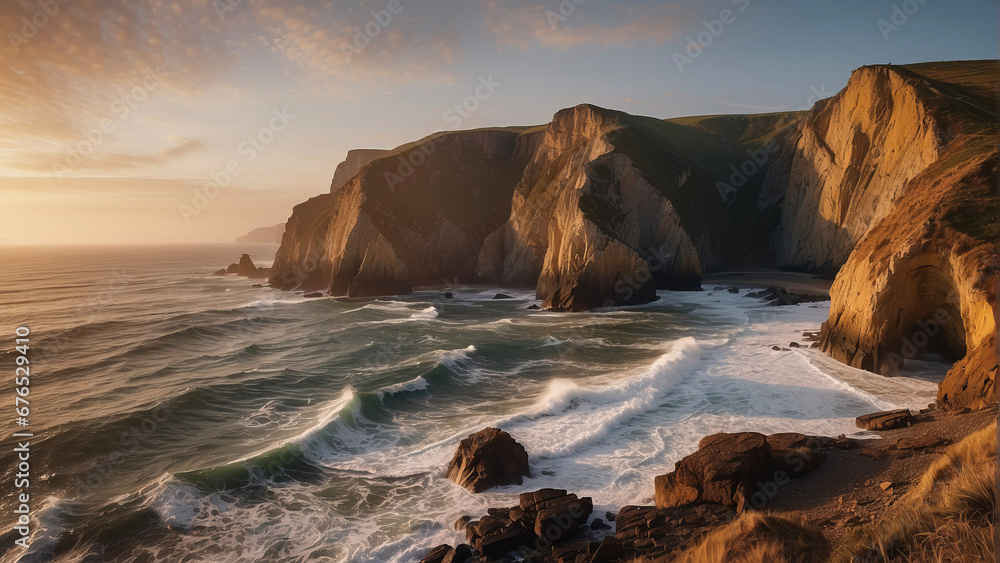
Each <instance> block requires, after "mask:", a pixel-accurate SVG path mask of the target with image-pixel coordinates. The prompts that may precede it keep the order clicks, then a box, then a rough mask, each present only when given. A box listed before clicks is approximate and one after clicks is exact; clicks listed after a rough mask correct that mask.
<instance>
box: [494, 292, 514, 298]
mask: <svg viewBox="0 0 1000 563" xmlns="http://www.w3.org/2000/svg"><path fill="white" fill-rule="evenodd" d="M493 299H513V297H511V296H510V295H507V294H506V293H498V294H496V295H494V296H493Z"/></svg>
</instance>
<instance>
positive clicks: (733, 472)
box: [655, 432, 771, 508]
mask: <svg viewBox="0 0 1000 563" xmlns="http://www.w3.org/2000/svg"><path fill="white" fill-rule="evenodd" d="M770 463H771V446H770V445H769V444H768V442H767V438H766V437H765V436H764V435H763V434H758V433H756V432H742V433H738V434H725V433H720V434H714V435H711V436H706V437H705V438H703V439H702V441H701V443H700V444H699V449H698V451H697V452H695V453H693V454H691V455H689V456H687V457H685V458H684V459H682V460H680V461H678V462H677V464H676V466H675V470H674V471H673V472H672V473H668V474H666V475H660V476H658V477H657V478H656V481H655V488H656V507H657V508H674V507H682V506H687V505H691V504H696V503H702V502H711V503H716V504H721V505H723V506H727V507H735V506H736V500H735V497H736V494H737V492H740V493H742V495H743V497H745V498H749V497H750V496H751V495H752V494H753V492H754V491H755V490H756V487H757V482H758V481H760V482H763V481H767V480H768V477H767V474H768V469H769V466H770Z"/></svg>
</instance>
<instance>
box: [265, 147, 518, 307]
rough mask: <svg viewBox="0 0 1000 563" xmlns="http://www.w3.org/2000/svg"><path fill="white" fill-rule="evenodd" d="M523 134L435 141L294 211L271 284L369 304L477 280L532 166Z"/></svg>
mask: <svg viewBox="0 0 1000 563" xmlns="http://www.w3.org/2000/svg"><path fill="white" fill-rule="evenodd" d="M523 131H524V129H523V128H522V129H506V130H505V129H489V130H478V131H465V132H458V133H441V134H437V135H433V136H431V137H428V138H427V139H424V140H422V141H420V142H417V143H411V144H409V145H404V146H403V147H400V148H399V149H396V150H394V151H391V152H390V153H389V155H388V156H383V157H382V158H379V159H376V160H374V161H372V162H371V163H369V164H368V165H366V166H364V167H362V169H361V171H360V172H359V173H358V174H357V175H356V176H354V177H353V178H352V179H351V180H350V181H348V182H347V184H346V185H345V186H344V187H343V188H341V189H339V190H337V191H336V192H334V193H331V194H325V195H322V196H319V197H316V198H313V199H311V200H309V201H307V202H306V203H303V204H301V205H299V206H297V207H296V208H295V209H294V211H293V213H292V217H291V218H290V219H289V221H288V224H287V225H286V230H285V236H284V238H283V240H282V245H281V248H280V249H279V250H278V254H277V256H276V257H275V262H274V266H273V268H272V271H273V276H272V279H271V284H272V285H273V286H275V287H281V288H298V289H305V290H319V291H330V292H331V293H332V294H333V295H347V296H373V295H386V294H399V293H406V292H408V291H409V290H410V287H411V286H412V285H419V284H431V283H443V282H445V281H446V280H456V279H458V280H463V279H464V280H468V279H471V278H472V276H473V274H474V272H475V264H476V258H477V256H478V253H479V249H480V247H481V246H482V242H483V239H484V238H485V237H486V235H487V234H488V233H490V232H491V231H493V230H495V229H496V228H497V227H499V226H500V225H501V224H502V223H503V222H504V220H506V218H507V215H508V212H509V209H510V207H509V205H510V198H511V194H512V192H513V189H514V186H515V185H516V183H517V181H518V179H519V178H520V176H521V173H522V171H523V169H524V166H525V164H526V162H527V159H526V158H525V157H524V156H523V155H524V154H525V153H526V149H525V147H526V146H530V145H531V143H532V142H533V141H532V135H531V134H526V135H522V132H523Z"/></svg>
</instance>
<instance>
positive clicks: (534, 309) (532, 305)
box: [527, 304, 541, 311]
mask: <svg viewBox="0 0 1000 563" xmlns="http://www.w3.org/2000/svg"><path fill="white" fill-rule="evenodd" d="M527 309H528V310H529V311H538V310H540V309H541V307H539V306H538V305H535V304H531V305H528V307H527Z"/></svg>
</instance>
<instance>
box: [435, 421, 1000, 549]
mask: <svg viewBox="0 0 1000 563" xmlns="http://www.w3.org/2000/svg"><path fill="white" fill-rule="evenodd" d="M996 416H997V408H996V407H991V408H987V409H984V410H981V411H978V412H970V411H969V410H968V409H953V410H945V409H941V408H939V407H938V406H937V405H936V404H934V405H929V406H928V408H927V409H923V410H921V411H920V412H919V413H912V412H909V411H888V412H881V413H872V414H869V415H864V416H861V417H858V419H857V420H856V425H857V427H858V428H859V429H861V430H865V431H867V432H869V433H871V434H874V435H875V436H874V437H872V438H868V437H864V438H848V437H846V436H839V437H837V438H832V437H822V436H807V435H804V434H796V433H780V434H773V435H770V436H765V435H762V434H758V433H754V432H739V433H732V434H725V433H722V434H714V435H710V436H706V437H705V438H703V439H702V440H701V442H700V443H699V445H698V450H697V451H695V452H694V453H692V454H690V455H688V456H686V457H684V458H683V459H681V460H680V461H678V462H677V463H676V465H675V468H674V470H673V471H671V472H669V473H666V474H664V475H661V476H659V477H657V478H656V480H655V483H654V484H653V493H654V496H655V505H652V506H623V507H621V508H620V509H619V510H617V512H615V511H604V512H603V513H601V514H594V504H593V500H592V499H590V498H588V497H582V498H581V497H578V496H577V495H576V494H573V493H570V492H567V491H565V490H559V489H541V490H537V491H531V492H526V493H522V494H521V495H520V498H519V503H518V505H517V506H513V507H497V508H491V509H489V510H488V513H487V514H486V515H483V516H482V517H480V518H478V519H474V518H472V517H470V516H463V517H462V518H460V519H459V520H458V521H457V522H456V523H455V529H456V530H457V531H459V532H464V534H465V542H464V543H459V544H457V545H454V546H452V545H440V546H437V547H435V548H434V549H432V550H431V551H430V552H428V553H427V554H426V555H425V556H424V558H423V559H422V560H421V563H443V562H448V563H459V562H468V561H475V562H477V563H478V562H489V561H519V560H524V561H537V562H554V563H584V562H589V563H611V562H615V561H633V560H642V561H673V560H683V557H681V558H680V559H678V557H680V556H681V555H682V553H683V552H685V550H690V549H691V548H693V547H694V546H696V545H697V544H698V543H699V541H700V540H701V539H702V538H704V537H706V535H708V534H709V533H711V532H713V531H715V530H719V529H721V528H722V527H724V526H726V525H728V524H730V523H732V522H734V521H736V520H738V519H740V518H743V519H747V518H753V516H752V515H754V514H759V515H764V514H767V515H769V516H768V517H770V516H776V517H779V518H785V517H787V518H786V519H783V520H780V522H781V526H782V529H781V530H771V532H773V536H774V537H773V538H770V539H772V540H775V541H778V540H781V538H782V537H785V536H787V535H788V534H791V536H792V537H794V538H795V540H794V541H792V542H786V543H788V545H787V546H785V547H786V549H788V550H792V551H794V552H795V553H796V554H797V560H800V561H817V562H818V561H827V560H828V558H829V557H830V554H831V553H832V552H834V551H836V550H837V547H838V545H839V544H841V543H842V542H843V541H844V539H845V537H847V536H848V535H849V534H851V533H852V531H854V530H856V529H860V528H863V527H865V526H869V525H871V524H872V523H873V522H874V521H876V520H877V519H878V518H879V517H880V515H883V514H886V513H888V512H889V511H890V510H891V509H892V507H893V505H894V504H895V503H896V502H897V500H899V499H900V498H901V496H902V495H903V494H904V493H905V492H907V491H908V490H909V489H910V488H911V487H913V486H914V485H915V484H916V481H917V480H919V477H920V475H921V474H922V472H923V471H924V470H925V469H926V468H927V467H928V466H929V465H930V464H931V462H932V461H933V460H934V459H936V458H937V457H938V456H939V454H941V453H942V451H943V449H944V448H945V447H946V446H948V445H950V444H952V443H955V442H958V441H960V440H961V439H962V438H964V437H965V436H966V435H968V434H971V433H973V432H974V431H976V430H979V429H981V428H984V427H986V426H988V425H989V424H990V423H991V422H993V421H994V420H995V419H996ZM484 435H485V436H490V437H491V438H495V437H497V436H503V439H502V440H501V441H499V442H497V441H496V440H494V441H493V442H492V443H491V442H490V441H488V440H483V439H481V437H482V436H484ZM477 437H479V438H477ZM472 442H475V443H477V444H478V445H479V446H480V447H478V448H470V447H469V446H470V445H471V444H472ZM517 447H519V445H516V442H515V441H514V439H513V438H512V437H510V436H509V435H507V434H506V433H505V432H503V431H500V430H498V429H486V430H484V431H482V432H480V433H477V434H474V435H473V436H470V437H469V439H468V440H467V441H464V442H463V447H460V448H459V450H458V451H457V452H456V456H455V459H454V460H453V461H452V465H451V468H450V469H449V473H448V475H449V478H451V479H452V480H455V481H457V482H460V481H461V480H462V478H461V477H460V476H459V475H458V474H453V471H452V470H453V469H454V467H456V466H463V467H475V468H477V469H475V470H474V471H473V473H476V474H477V475H479V476H480V477H481V478H490V479H493V478H494V477H495V476H491V475H487V474H485V473H483V469H484V468H487V467H490V466H496V464H497V460H498V459H503V456H504V455H505V453H509V452H510V451H516V448H517ZM522 449H523V448H522ZM484 460H488V461H486V462H485V463H484ZM491 464H492V465H491ZM522 469H523V473H522V474H527V471H528V468H527V462H526V460H525V461H524V464H523V466H522ZM477 472H478V473H477ZM519 477H520V474H519V475H518V478H519ZM493 482H496V483H507V484H510V483H514V482H520V481H519V480H511V479H510V476H509V475H508V479H506V480H505V479H499V480H496V479H494V481H493ZM467 488H468V486H467ZM470 490H472V489H470ZM772 524H773V522H772ZM767 533H770V532H764V535H766V534H767ZM757 540H760V541H764V540H767V538H766V537H763V538H756V540H754V541H757Z"/></svg>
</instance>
